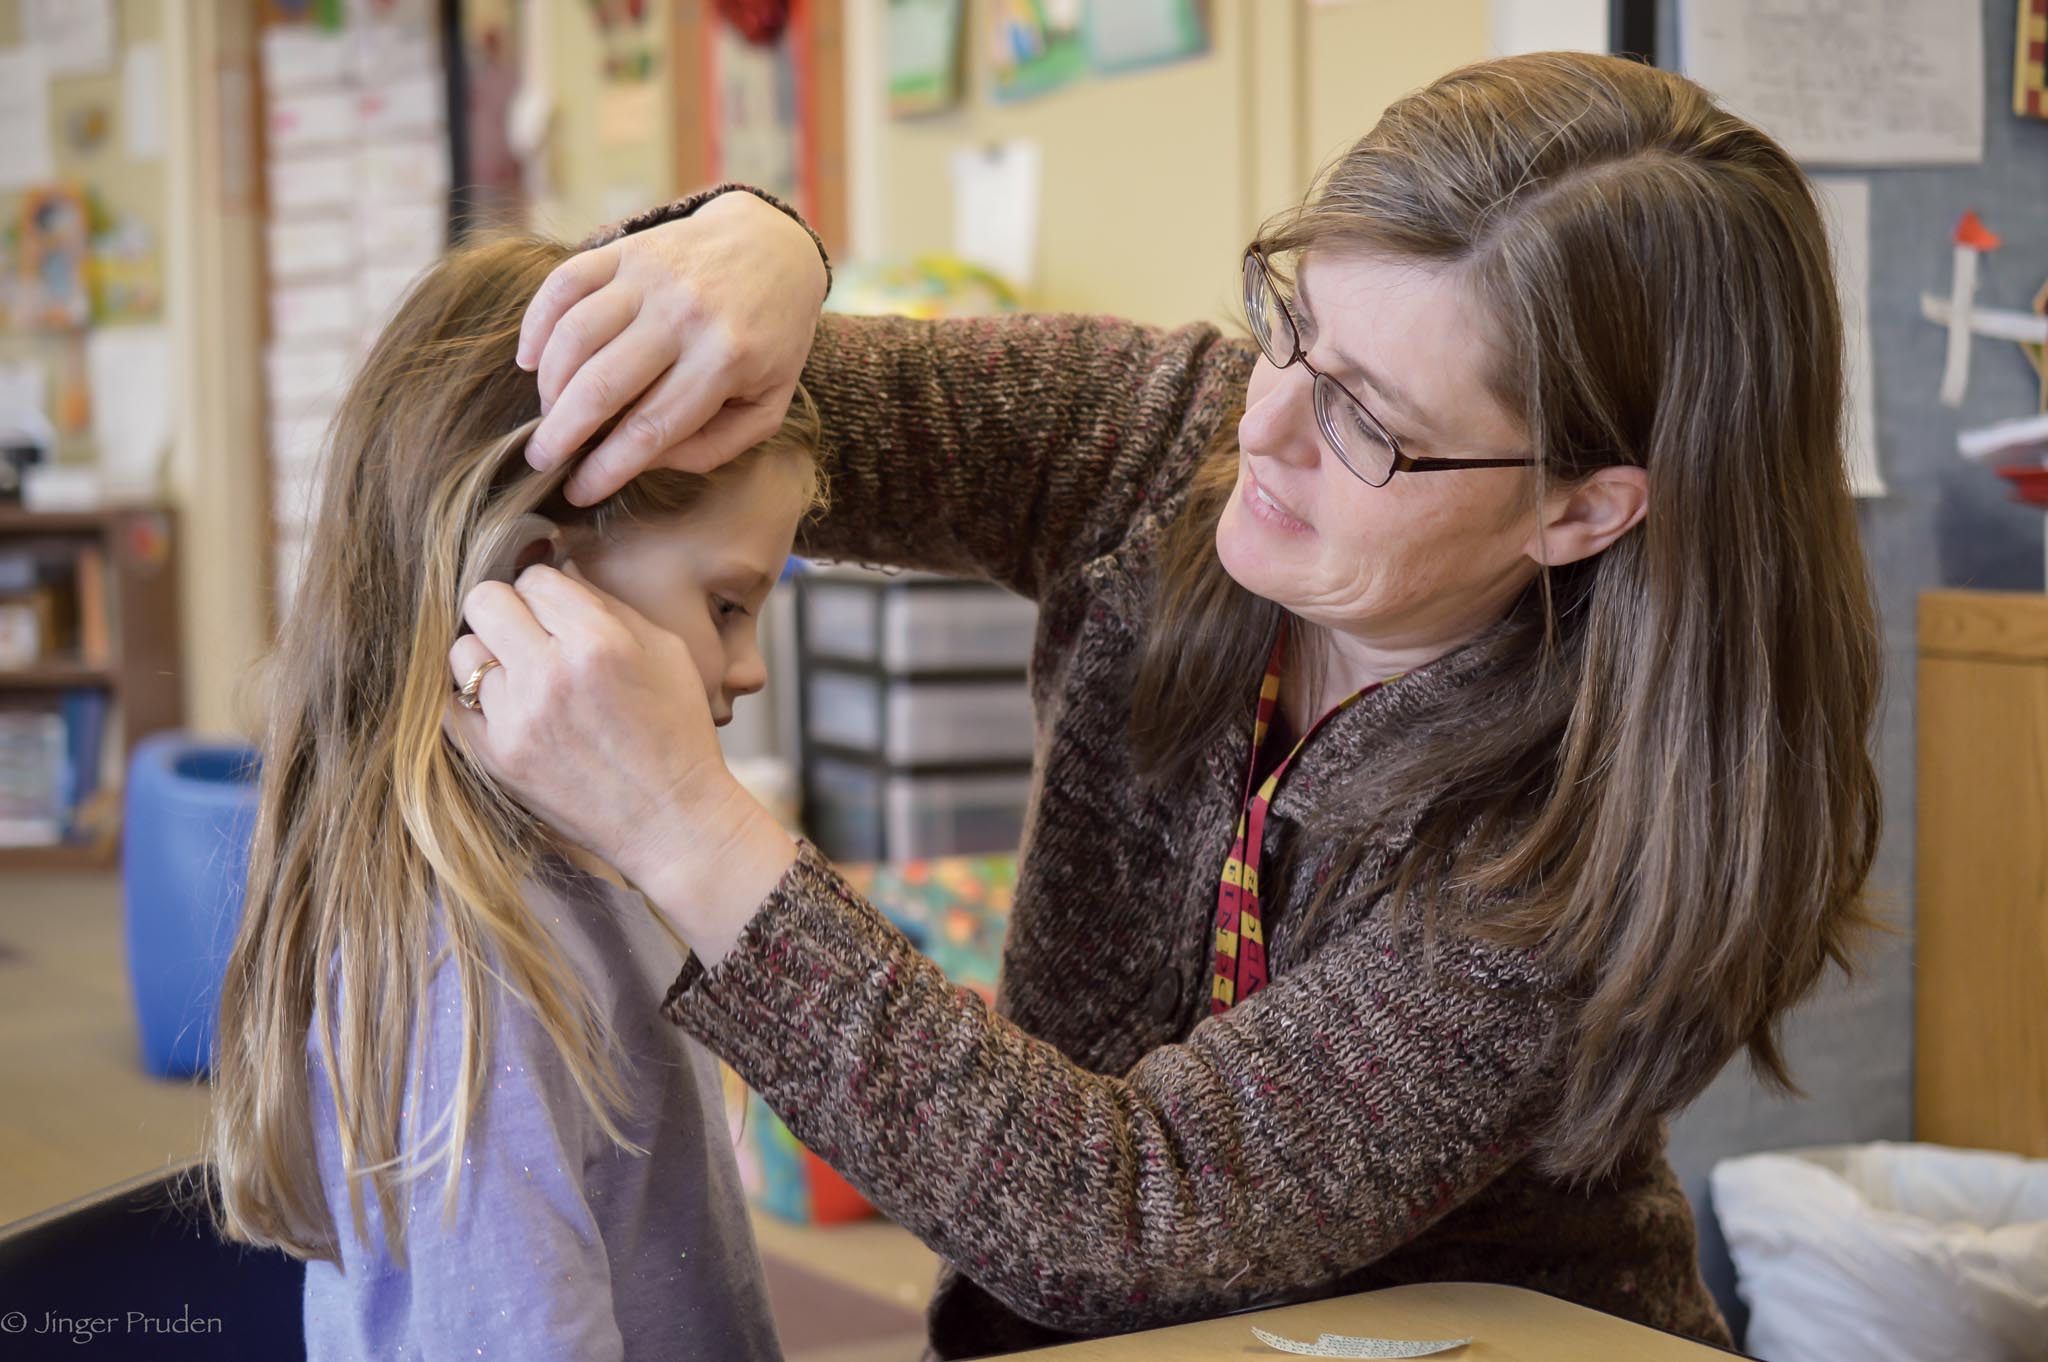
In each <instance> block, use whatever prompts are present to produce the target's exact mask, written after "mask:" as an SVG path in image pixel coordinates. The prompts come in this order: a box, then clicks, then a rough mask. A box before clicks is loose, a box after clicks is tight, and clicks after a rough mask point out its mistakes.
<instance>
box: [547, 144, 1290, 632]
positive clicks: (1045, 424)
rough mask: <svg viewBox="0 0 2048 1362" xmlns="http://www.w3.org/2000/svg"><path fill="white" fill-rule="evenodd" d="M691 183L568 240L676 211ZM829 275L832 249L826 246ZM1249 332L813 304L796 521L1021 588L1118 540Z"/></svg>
mask: <svg viewBox="0 0 2048 1362" xmlns="http://www.w3.org/2000/svg"><path fill="white" fill-rule="evenodd" d="M735 190H736V191H741V192H745V193H750V194H754V195H756V196H758V197H760V198H762V199H765V200H766V201H767V202H769V203H771V204H773V205H775V206H776V207H777V208H780V209H781V210H782V211H783V212H785V213H788V214H789V215H790V216H791V217H793V218H795V219H796V220H797V222H799V223H801V224H802V225H803V227H804V230H805V231H808V232H810V233H811V239H812V240H813V241H817V242H818V253H819V255H820V256H823V255H824V254H825V247H824V243H823V242H822V241H819V239H818V234H817V232H816V231H814V230H813V229H812V228H811V226H810V224H809V223H806V222H804V220H803V218H802V217H801V216H800V215H799V214H798V213H797V212H796V210H795V209H793V208H791V207H790V206H789V205H788V204H786V203H784V202H783V201H782V200H780V199H778V198H776V197H775V196H774V195H772V194H768V193H766V192H764V191H762V190H759V189H755V188H753V187H752V186H750V185H741V184H727V185H719V186H717V187H716V188H712V189H706V190H703V191H701V192H699V193H696V194H692V195H690V196H689V197H687V198H684V199H679V200H677V201H676V202H674V203H670V204H664V205H662V206H661V207H658V208H653V209H650V210H648V211H647V212H644V213H640V214H638V215H636V216H634V217H630V218H627V219H625V220H623V221H621V222H618V223H614V224H612V225H610V226H608V227H605V228H603V229H602V230H600V231H599V232H597V233H596V234H594V235H593V236H591V237H590V238H589V239H587V240H586V241H584V242H583V243H582V244H583V246H584V247H585V248H586V249H587V248H589V247H592V246H601V245H605V244H606V243H608V242H611V241H615V240H617V239H618V238H620V237H622V236H625V235H627V234H629V233H631V232H637V231H642V230H644V229H646V228H649V227H653V226H657V225H659V224H661V223H664V222H670V221H673V220H674V219H676V218H680V217H688V216H689V215H690V214H691V213H694V212H695V211H697V209H699V208H701V207H703V206H704V205H705V204H706V203H708V202H710V201H711V200H712V199H713V198H715V197H717V196H718V195H719V194H721V193H725V192H728V191H735ZM825 268H826V274H827V277H828V280H829V277H830V274H831V268H832V266H831V261H830V260H829V259H827V260H826V264H825ZM1253 353H1254V352H1253V349H1252V346H1251V343H1250V342H1249V341H1224V340H1223V339H1222V338H1221V337H1220V336H1219V335H1218V333H1217V331H1216V328H1214V327H1212V326H1206V325H1194V326H1185V327H1180V328H1178V329H1174V330H1161V329H1158V328H1153V327H1146V326H1140V325H1138V324H1136V323H1133V322H1125V321H1119V320H1117V319H1115V318H1108V317H1087V316H1070V315H1051V314H1047V315H1032V314H1025V315H1017V316H1005V317H995V318H961V319H950V320H944V321H911V320H908V319H904V318H896V317H850V316H843V315H839V314H834V313H828V314H826V315H825V317H824V318H823V319H822V321H821V323H820V325H819V328H818V334H817V338H816V342H815V344H814V345H813V347H812V350H811V356H810V360H809V362H808V364H807V365H806V366H805V368H804V374H803V382H804V386H805V388H806V389H808V390H809V392H810V395H811V397H812V398H813V399H814V400H815V401H816V402H817V404H818V409H819V412H820V415H821V416H822V417H823V421H824V437H825V447H824V449H823V451H822V462H823V464H824V467H825V469H826V472H827V474H828V476H829V478H830V484H831V490H832V501H831V507H830V509H829V510H828V511H827V512H826V514H825V515H824V516H822V517H821V518H819V519H818V520H816V521H815V522H813V523H811V524H809V525H808V526H807V527H806V528H805V530H804V531H803V533H802V535H801V537H800V539H799V541H798V548H799V550H800V551H801V552H803V553H805V554H808V555H810V556H813V557H820V558H833V559H841V560H847V561H854V562H862V563H875V564H884V565H888V566H893V567H908V568H923V569H927V570H930V571H934V572H945V573H951V574H954V575H965V576H975V577H986V578H989V579H991V580H993V581H997V582H1000V583H1002V584H1003V585H1005V586H1007V587H1009V588H1010V589H1011V590H1013V591H1016V592H1018V593H1019V594H1021V595H1025V596H1030V597H1033V598H1036V597H1037V595H1038V594H1039V592H1040V590H1041V589H1042V588H1043V587H1044V586H1046V585H1048V584H1049V583H1050V582H1051V581H1052V580H1053V578H1054V577H1055V576H1056V575H1057V574H1058V572H1059V571H1060V570H1061V569H1063V568H1065V567H1067V566H1069V565H1071V564H1074V563H1079V562H1085V561H1086V560H1088V559H1089V558H1093V557H1095V556H1097V555H1098V554H1100V553H1102V552H1106V551H1107V550H1108V549H1109V548H1112V547H1114V546H1115V543H1116V542H1117V540H1118V539H1119V538H1120V537H1121V534H1122V532H1123V531H1124V530H1125V529H1126V528H1128V527H1129V525H1130V523H1131V521H1132V519H1133V518H1134V517H1135V516H1136V515H1137V513H1138V511H1139V510H1140V508H1141V507H1142V506H1143V505H1144V504H1145V503H1146V501H1147V500H1148V498H1150V497H1152V496H1154V495H1157V494H1158V493H1159V492H1160V491H1161V487H1160V479H1161V476H1162V474H1164V475H1165V477H1166V478H1168V479H1171V478H1172V477H1173V476H1174V474H1175V473H1176V472H1177V471H1185V470H1186V469H1188V468H1191V467H1192V466H1193V463H1194V461H1195V458H1196V456H1197V455H1199V454H1200V452H1201V451H1202V449H1203V448H1205V447H1206V445H1207V444H1208V441H1209V440H1210V438H1211V437H1212V436H1213V435H1214V434H1215V433H1216V431H1217V430H1218V429H1219V428H1220V427H1221V425H1222V424H1223V422H1224V421H1225V420H1227V419H1231V416H1232V413H1234V412H1235V411H1236V410H1237V408H1238V405H1239V404H1240V403H1241V402H1242V400H1243V397H1244V384H1245V378H1246V376H1247V375H1248V374H1249V373H1250V372H1251V366H1252V358H1253Z"/></svg>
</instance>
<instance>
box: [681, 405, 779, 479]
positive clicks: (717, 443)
mask: <svg viewBox="0 0 2048 1362" xmlns="http://www.w3.org/2000/svg"><path fill="white" fill-rule="evenodd" d="M792 395H793V394H792V393H789V392H783V393H778V394H776V396H775V398H774V399H773V400H764V401H761V402H728V403H726V404H725V405H724V406H723V407H720V408H719V409H718V411H717V413H716V414H715V415H713V416H712V418H711V419H710V420H709V421H706V422H705V423H704V428H703V429H702V430H700V431H698V432H697V433H696V434H695V435H692V436H690V437H689V438H688V439H686V440H683V441H682V442H681V443H679V444H675V445H671V446H670V447H669V449H668V451H667V452H666V453H664V454H663V455H662V458H661V462H662V466H663V467H665V468H680V469H683V470H685V471H686V472H691V473H708V472H710V471H711V470H712V469H714V468H719V467H722V466H723V465H724V464H726V463H727V462H728V461H730V460H732V459H736V458H738V457H739V456H740V455H741V454H744V453H746V452H747V451H748V450H749V449H752V448H753V447H754V446H755V445H757V444H760V443H761V442H762V441H763V440H766V439H768V438H769V437H770V436H772V435H774V434H775V432H776V431H778V430H780V429H782V418H783V417H785V416H787V415H788V414H789V399H790V397H791V396H792Z"/></svg>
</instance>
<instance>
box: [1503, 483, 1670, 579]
mask: <svg viewBox="0 0 2048 1362" xmlns="http://www.w3.org/2000/svg"><path fill="white" fill-rule="evenodd" d="M1649 509H1650V474H1649V470H1647V469H1643V468H1636V467H1633V466H1631V465H1627V464H1616V465H1614V466H1612V467H1609V468H1602V469H1599V470H1597V471H1595V472H1594V473H1593V474H1592V475H1590V476H1589V477H1587V478H1586V479H1584V480H1583V481H1581V482H1579V483H1578V484H1576V485H1575V486H1573V487H1572V488H1571V489H1570V490H1569V491H1566V492H1560V493H1558V494H1557V495H1556V496H1554V497H1553V498H1552V499H1551V500H1550V501H1549V502H1548V503H1547V504H1546V505H1545V506H1544V509H1543V517H1542V519H1541V520H1539V521H1538V522H1537V525H1536V532H1535V534H1534V535H1532V536H1531V537H1530V540H1529V543H1528V545H1527V547H1526V548H1525V549H1524V552H1526V553H1527V554H1528V555H1529V557H1530V558H1532V559H1533V560H1535V561H1536V562H1538V563H1541V564H1543V565H1544V566H1546V567H1563V566H1564V565H1565V564H1567V563H1576V562H1579V561H1581V560H1582V559H1586V558H1591V557H1592V556H1593V555H1594V554H1596V553H1599V552H1600V551H1601V550H1603V549H1605V548H1606V547H1607V546H1608V545H1609V544H1612V543H1613V542H1614V541H1615V540H1617V539H1619V538H1621V537H1622V536H1623V535H1625V534H1627V533H1628V532H1629V531H1630V530H1632V529H1634V528H1635V527H1636V526H1637V525H1639V524H1641V523H1642V520H1643V516H1644V515H1645V514H1647V513H1648V511H1649Z"/></svg>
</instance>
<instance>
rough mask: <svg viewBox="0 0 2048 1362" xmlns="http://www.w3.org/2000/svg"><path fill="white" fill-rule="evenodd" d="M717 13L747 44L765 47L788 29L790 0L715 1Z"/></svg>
mask: <svg viewBox="0 0 2048 1362" xmlns="http://www.w3.org/2000/svg"><path fill="white" fill-rule="evenodd" d="M715 3H716V5H717V8H718V13H719V14H720V16H722V17H723V18H724V19H725V21H726V22H727V23H729V24H731V25H732V26H733V27H734V28H736V29H738V30H739V31H740V36H741V37H742V38H745V39H746V40H747V41H748V42H750V43H753V44H755V45H757V46H760V47H766V46H768V45H769V44H771V43H773V42H774V41H775V40H776V39H777V38H780V37H781V36H782V30H783V29H785V28H788V27H789V3H790V0H715Z"/></svg>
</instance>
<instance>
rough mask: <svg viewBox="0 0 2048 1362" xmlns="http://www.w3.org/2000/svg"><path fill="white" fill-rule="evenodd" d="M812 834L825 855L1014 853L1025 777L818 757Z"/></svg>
mask: <svg viewBox="0 0 2048 1362" xmlns="http://www.w3.org/2000/svg"><path fill="white" fill-rule="evenodd" d="M811 782H812V790H813V792H814V794H815V795H816V809H815V811H814V813H813V815H812V822H813V827H812V832H813V835H814V836H816V838H817V840H818V845H819V847H820V848H821V849H822V850H823V851H824V852H825V854H826V855H828V856H831V857H833V858H835V859H839V860H850V861H909V860H919V859H922V858H924V857H928V856H942V855H954V854H957V853H964V852H993V851H1015V850H1016V849H1017V843H1018V840H1019V839H1020V838H1021V837H1022V835H1023V831H1024V810H1025V806H1026V804H1028V803H1029V802H1030V799H1031V776H1030V774H1029V773H1028V772H1026V773H1022V774H1015V775H924V776H914V775H891V774H885V773H883V772H879V771H876V770H873V769H872V768H869V767H864V766H856V765H853V764H852V763H850V762H838V761H832V760H830V759H829V758H823V757H821V758H819V759H818V760H817V761H816V762H815V763H814V764H813V766H812V768H811Z"/></svg>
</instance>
